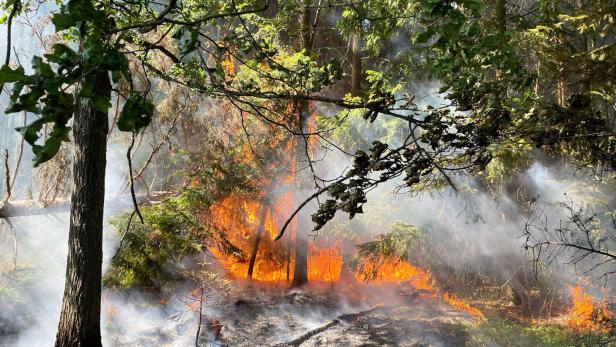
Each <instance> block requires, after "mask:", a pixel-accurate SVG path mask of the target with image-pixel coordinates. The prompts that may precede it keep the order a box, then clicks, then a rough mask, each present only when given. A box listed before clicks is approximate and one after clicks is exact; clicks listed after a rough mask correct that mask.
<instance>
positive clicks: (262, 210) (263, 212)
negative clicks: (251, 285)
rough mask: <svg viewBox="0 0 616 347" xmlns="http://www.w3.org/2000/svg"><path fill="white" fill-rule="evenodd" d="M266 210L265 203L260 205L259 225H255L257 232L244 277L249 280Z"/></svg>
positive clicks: (257, 250) (263, 227)
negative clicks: (246, 273)
mask: <svg viewBox="0 0 616 347" xmlns="http://www.w3.org/2000/svg"><path fill="white" fill-rule="evenodd" d="M268 211H269V208H268V206H267V204H266V203H263V205H262V206H261V213H260V214H259V226H258V227H257V232H256V233H255V242H254V244H253V245H252V252H251V253H250V261H249V262H248V275H247V276H246V277H247V278H248V279H249V280H251V279H252V273H253V272H254V269H255V261H256V260H257V253H259V244H260V243H261V235H263V230H264V229H265V219H266V218H267V212H268Z"/></svg>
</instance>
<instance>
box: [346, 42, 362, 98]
mask: <svg viewBox="0 0 616 347" xmlns="http://www.w3.org/2000/svg"><path fill="white" fill-rule="evenodd" d="M349 40H350V42H349V43H350V45H351V94H353V95H357V93H359V91H360V90H361V79H362V72H363V71H362V67H361V41H360V37H359V35H358V34H352V35H351V37H350V38H349Z"/></svg>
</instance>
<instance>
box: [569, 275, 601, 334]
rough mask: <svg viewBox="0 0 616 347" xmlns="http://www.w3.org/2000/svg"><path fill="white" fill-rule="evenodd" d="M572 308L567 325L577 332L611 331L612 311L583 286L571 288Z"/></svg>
mask: <svg viewBox="0 0 616 347" xmlns="http://www.w3.org/2000/svg"><path fill="white" fill-rule="evenodd" d="M571 297H572V301H573V303H572V306H571V308H570V309H569V312H568V313H567V325H568V326H569V327H571V328H573V329H576V330H584V331H601V332H605V331H609V330H610V329H611V325H610V323H609V322H610V320H611V318H612V313H611V311H610V310H609V309H608V308H607V304H606V303H605V302H604V301H597V300H595V298H593V296H592V295H590V294H589V293H587V292H586V291H585V290H584V289H583V288H582V286H581V285H578V286H576V287H573V288H571Z"/></svg>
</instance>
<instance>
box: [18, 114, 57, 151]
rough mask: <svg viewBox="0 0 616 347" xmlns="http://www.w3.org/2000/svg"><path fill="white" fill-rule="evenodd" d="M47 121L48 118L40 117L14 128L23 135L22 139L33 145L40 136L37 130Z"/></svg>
mask: <svg viewBox="0 0 616 347" xmlns="http://www.w3.org/2000/svg"><path fill="white" fill-rule="evenodd" d="M48 122H49V119H48V118H46V117H41V118H39V119H37V120H35V121H33V122H32V123H30V124H27V125H25V126H23V127H18V128H15V130H17V131H19V133H20V134H21V135H22V136H23V137H24V140H26V142H28V143H29V144H30V145H32V146H34V144H35V143H36V141H37V140H38V139H39V137H40V136H39V131H41V129H42V128H43V125H44V124H45V123H48Z"/></svg>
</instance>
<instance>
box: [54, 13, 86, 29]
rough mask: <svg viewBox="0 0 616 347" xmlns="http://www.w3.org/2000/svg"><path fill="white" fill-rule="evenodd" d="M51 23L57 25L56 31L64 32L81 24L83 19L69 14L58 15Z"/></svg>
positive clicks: (55, 15)
mask: <svg viewBox="0 0 616 347" xmlns="http://www.w3.org/2000/svg"><path fill="white" fill-rule="evenodd" d="M51 22H52V23H53V25H55V27H56V31H62V30H65V29H68V28H70V27H73V26H77V23H80V22H81V18H79V17H78V16H76V15H73V14H68V13H56V14H54V15H53V16H52V17H51Z"/></svg>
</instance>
